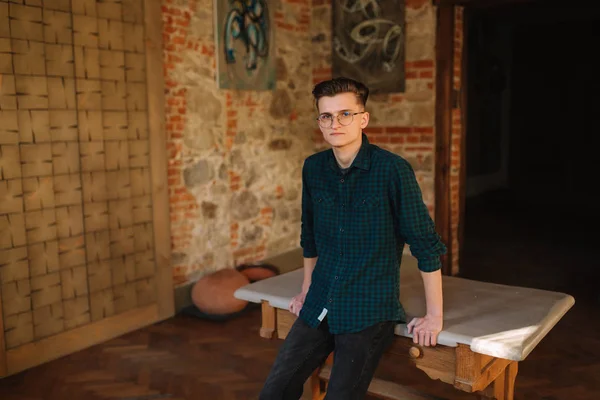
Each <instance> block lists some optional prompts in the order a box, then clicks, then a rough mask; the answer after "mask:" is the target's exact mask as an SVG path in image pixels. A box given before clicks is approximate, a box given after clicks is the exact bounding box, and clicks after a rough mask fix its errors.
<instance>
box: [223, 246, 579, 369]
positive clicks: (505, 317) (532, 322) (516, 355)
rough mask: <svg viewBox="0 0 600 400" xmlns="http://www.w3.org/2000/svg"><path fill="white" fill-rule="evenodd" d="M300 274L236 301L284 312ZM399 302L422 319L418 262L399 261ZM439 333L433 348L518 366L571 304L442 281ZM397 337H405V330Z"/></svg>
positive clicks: (255, 287)
mask: <svg viewBox="0 0 600 400" xmlns="http://www.w3.org/2000/svg"><path fill="white" fill-rule="evenodd" d="M303 273H304V272H303V270H302V268H300V269H297V270H294V271H292V272H288V273H285V274H281V275H278V276H275V277H272V278H268V279H265V280H261V281H258V282H255V283H252V284H250V285H247V286H244V287H242V288H240V289H238V290H237V291H236V292H235V297H236V298H239V299H242V300H247V301H250V302H254V303H260V302H262V301H263V300H264V301H268V302H269V303H270V304H271V306H273V307H275V308H282V309H286V310H287V308H288V304H289V302H290V300H291V299H292V297H294V296H295V295H296V294H297V293H299V292H300V289H301V286H302V279H303ZM400 273H401V275H400V301H401V303H402V305H403V307H404V309H405V311H406V316H407V321H410V320H411V319H412V317H415V316H423V315H424V313H425V310H426V308H425V292H424V287H423V281H422V279H421V275H420V272H419V270H418V268H417V261H416V259H415V258H414V257H413V256H410V255H404V256H403V261H402V266H401V268H400ZM442 280H443V291H444V327H443V331H442V332H441V333H440V335H439V337H438V343H440V344H442V345H446V346H456V345H457V343H462V344H465V345H469V346H470V348H471V350H472V351H474V352H477V353H481V354H486V355H490V356H493V357H500V358H506V359H509V360H515V361H521V360H524V359H525V358H526V357H527V355H529V353H530V352H531V350H533V348H534V347H535V346H536V345H537V344H538V343H539V342H540V340H541V339H542V338H543V337H544V336H546V334H547V333H548V332H549V331H550V329H552V327H554V325H555V324H556V323H557V322H558V321H559V320H560V319H561V318H562V317H563V315H564V314H565V313H566V312H567V311H568V310H569V309H570V308H571V307H572V306H573V304H574V303H575V299H574V298H573V297H572V296H570V295H567V294H564V293H558V292H552V291H547V290H539V289H529V288H523V287H516V286H506V285H499V284H493V283H486V282H479V281H473V280H469V279H464V278H456V277H450V276H443V277H442ZM396 334H397V335H399V336H406V337H412V335H409V334H408V332H407V330H406V326H405V325H404V324H398V326H397V327H396Z"/></svg>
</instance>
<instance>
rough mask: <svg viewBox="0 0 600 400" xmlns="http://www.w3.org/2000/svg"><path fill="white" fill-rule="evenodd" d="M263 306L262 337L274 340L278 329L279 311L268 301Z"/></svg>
mask: <svg viewBox="0 0 600 400" xmlns="http://www.w3.org/2000/svg"><path fill="white" fill-rule="evenodd" d="M261 306H262V312H261V315H262V325H261V327H260V336H261V337H264V338H265V339H272V338H273V336H274V334H275V331H276V328H277V310H276V309H275V308H274V307H273V306H271V305H270V304H269V302H268V301H263V302H262V305H261Z"/></svg>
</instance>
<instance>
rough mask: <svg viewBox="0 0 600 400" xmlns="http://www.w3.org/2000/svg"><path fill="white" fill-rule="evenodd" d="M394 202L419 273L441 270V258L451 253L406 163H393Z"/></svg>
mask: <svg viewBox="0 0 600 400" xmlns="http://www.w3.org/2000/svg"><path fill="white" fill-rule="evenodd" d="M390 198H391V199H392V200H391V202H392V209H393V212H394V219H395V221H394V223H395V226H396V228H397V229H399V232H400V235H402V237H403V238H404V240H405V241H406V243H407V244H408V245H409V246H410V251H411V253H412V255H413V256H415V258H416V259H417V260H418V267H419V269H420V270H421V271H423V272H433V271H436V270H438V269H440V268H441V266H442V263H441V260H440V256H442V255H443V254H446V251H447V249H446V246H445V245H444V243H442V241H441V238H440V236H439V234H438V233H437V232H436V230H435V224H434V222H433V220H432V219H431V216H430V215H429V210H428V209H427V206H426V205H425V203H424V201H423V195H422V192H421V188H420V186H419V183H418V182H417V178H416V176H415V173H414V170H413V168H412V166H411V165H410V164H409V163H408V162H407V161H406V160H404V159H397V161H396V162H394V163H393V166H392V171H391V185H390Z"/></svg>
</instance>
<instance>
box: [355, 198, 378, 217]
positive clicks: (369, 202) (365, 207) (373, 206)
mask: <svg viewBox="0 0 600 400" xmlns="http://www.w3.org/2000/svg"><path fill="white" fill-rule="evenodd" d="M379 201H380V198H379V196H377V195H375V194H372V195H363V196H360V195H359V196H357V197H355V198H354V200H353V201H352V208H353V210H354V211H356V212H359V213H360V212H363V213H364V212H366V213H368V212H371V211H373V210H377V207H378V206H379Z"/></svg>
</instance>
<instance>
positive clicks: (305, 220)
mask: <svg viewBox="0 0 600 400" xmlns="http://www.w3.org/2000/svg"><path fill="white" fill-rule="evenodd" d="M308 169H309V167H308V164H307V162H305V163H304V166H303V167H302V227H301V233H300V246H301V247H302V250H303V255H304V257H305V258H314V257H317V255H318V254H317V246H316V244H315V236H314V233H313V204H312V199H311V197H310V189H309V187H308V180H307V175H308V174H309V170H308Z"/></svg>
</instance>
